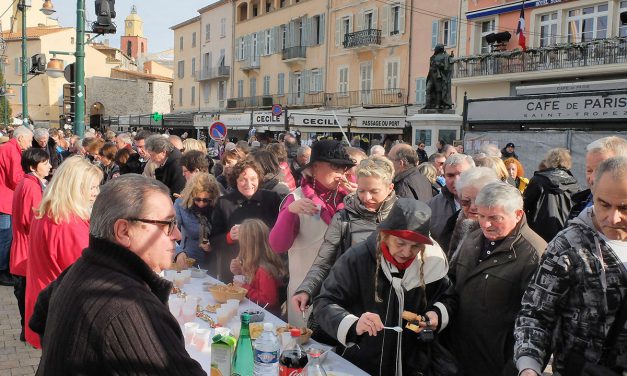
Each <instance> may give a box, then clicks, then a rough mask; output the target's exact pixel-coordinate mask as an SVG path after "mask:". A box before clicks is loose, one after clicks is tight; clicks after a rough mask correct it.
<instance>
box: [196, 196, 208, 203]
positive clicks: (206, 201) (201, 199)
mask: <svg viewBox="0 0 627 376" xmlns="http://www.w3.org/2000/svg"><path fill="white" fill-rule="evenodd" d="M194 202H204V203H205V204H208V203H210V202H211V200H210V199H208V198H201V197H194Z"/></svg>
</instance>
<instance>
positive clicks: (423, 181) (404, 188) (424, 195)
mask: <svg viewBox="0 0 627 376" xmlns="http://www.w3.org/2000/svg"><path fill="white" fill-rule="evenodd" d="M388 158H389V159H390V160H391V161H392V163H393V164H394V180H393V183H394V191H396V195H397V196H399V197H407V198H413V199H416V200H420V201H422V202H424V203H426V202H428V201H429V200H431V198H432V197H433V193H432V191H431V183H430V182H429V179H427V178H426V177H425V176H424V175H422V174H421V173H420V171H418V154H416V151H415V150H414V149H413V148H412V147H411V146H410V145H408V144H396V145H394V146H393V147H392V149H390V153H389V154H388Z"/></svg>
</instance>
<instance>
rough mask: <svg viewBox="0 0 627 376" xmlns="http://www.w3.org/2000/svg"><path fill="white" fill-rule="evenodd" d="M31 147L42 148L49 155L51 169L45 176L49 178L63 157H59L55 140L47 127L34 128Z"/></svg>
mask: <svg viewBox="0 0 627 376" xmlns="http://www.w3.org/2000/svg"><path fill="white" fill-rule="evenodd" d="M33 147H34V148H38V149H42V150H43V151H45V152H46V153H48V155H49V156H50V165H51V166H52V169H51V170H50V175H49V176H47V178H48V180H49V179H51V178H52V175H53V174H54V171H55V170H56V169H57V168H58V167H59V165H60V164H61V162H63V158H61V154H59V152H58V151H57V142H56V141H55V140H54V139H53V138H52V137H50V135H49V131H48V129H46V128H37V129H35V131H34V132H33Z"/></svg>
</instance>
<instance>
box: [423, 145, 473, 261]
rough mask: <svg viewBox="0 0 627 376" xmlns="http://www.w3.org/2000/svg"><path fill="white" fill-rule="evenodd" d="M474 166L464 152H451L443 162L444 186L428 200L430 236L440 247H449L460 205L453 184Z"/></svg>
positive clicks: (470, 158)
mask: <svg viewBox="0 0 627 376" xmlns="http://www.w3.org/2000/svg"><path fill="white" fill-rule="evenodd" d="M472 167H475V162H474V161H473V160H472V157H471V156H469V155H466V154H459V153H458V154H453V155H451V156H450V157H448V158H447V159H446V162H444V180H445V186H444V187H442V191H441V192H440V193H439V194H438V195H437V196H435V197H434V198H433V199H431V201H429V202H428V205H429V207H430V208H431V213H432V214H431V224H430V229H429V230H430V231H431V236H432V237H433V238H434V239H435V240H436V241H437V242H438V244H440V246H441V247H442V249H449V242H450V239H451V235H452V234H453V229H454V228H455V220H456V219H457V216H458V214H459V210H460V209H461V206H460V204H459V201H458V198H457V197H456V195H457V189H456V188H455V184H456V183H457V180H458V179H459V175H460V174H461V173H462V172H464V171H466V170H468V169H469V168H472Z"/></svg>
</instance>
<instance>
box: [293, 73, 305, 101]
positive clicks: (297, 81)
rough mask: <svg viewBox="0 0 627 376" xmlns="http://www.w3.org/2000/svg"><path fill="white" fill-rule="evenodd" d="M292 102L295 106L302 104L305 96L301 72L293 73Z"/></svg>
mask: <svg viewBox="0 0 627 376" xmlns="http://www.w3.org/2000/svg"><path fill="white" fill-rule="evenodd" d="M294 89H295V90H294V92H295V98H294V102H295V103H296V104H302V103H303V100H304V99H305V96H304V95H303V75H302V73H301V72H297V73H294Z"/></svg>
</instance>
